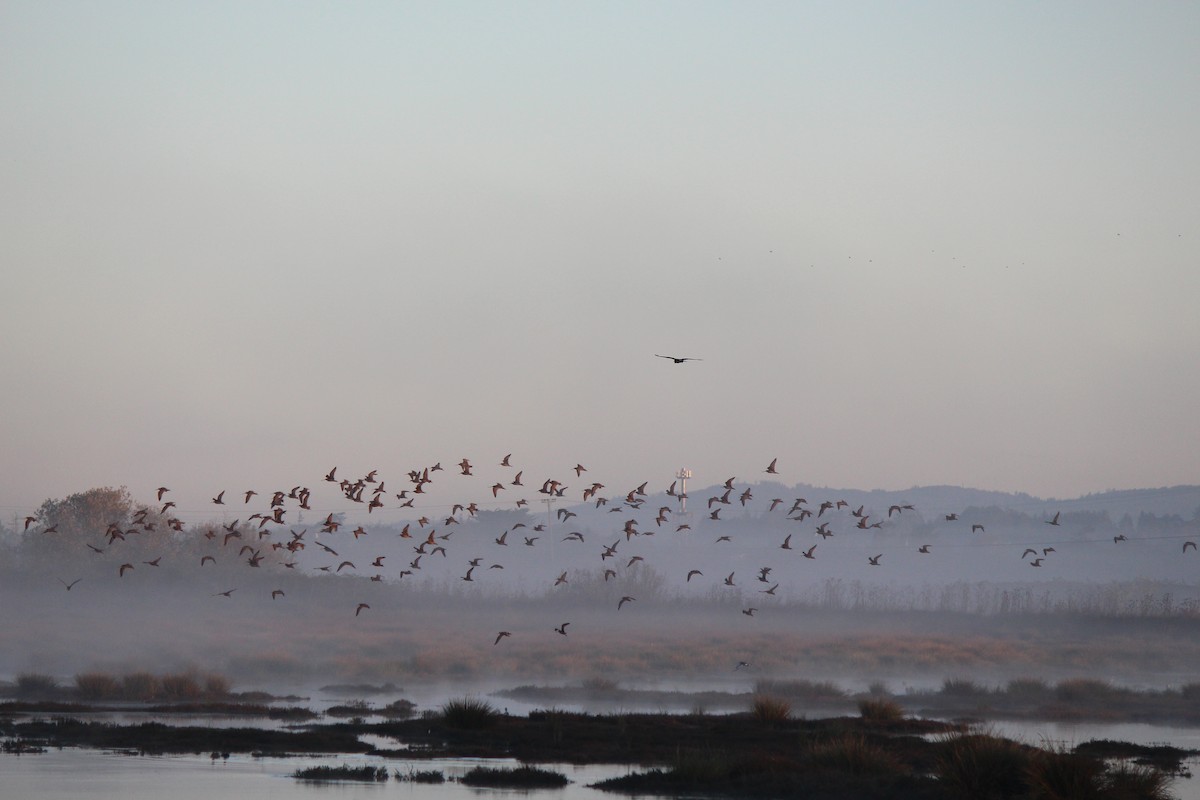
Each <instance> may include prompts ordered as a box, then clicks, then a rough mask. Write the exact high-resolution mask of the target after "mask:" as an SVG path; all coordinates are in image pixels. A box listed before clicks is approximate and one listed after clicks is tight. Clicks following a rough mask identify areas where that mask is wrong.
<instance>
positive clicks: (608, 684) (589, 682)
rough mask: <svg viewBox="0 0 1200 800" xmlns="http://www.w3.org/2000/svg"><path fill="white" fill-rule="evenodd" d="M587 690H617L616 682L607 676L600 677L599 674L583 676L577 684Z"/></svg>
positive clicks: (600, 691)
mask: <svg viewBox="0 0 1200 800" xmlns="http://www.w3.org/2000/svg"><path fill="white" fill-rule="evenodd" d="M579 685H580V686H582V687H583V688H584V689H586V690H587V691H589V692H597V693H605V692H615V691H617V688H618V687H617V682H616V681H614V680H611V679H609V678H602V677H600V676H599V675H593V676H592V677H590V678H584V679H583V681H582V682H580V684H579Z"/></svg>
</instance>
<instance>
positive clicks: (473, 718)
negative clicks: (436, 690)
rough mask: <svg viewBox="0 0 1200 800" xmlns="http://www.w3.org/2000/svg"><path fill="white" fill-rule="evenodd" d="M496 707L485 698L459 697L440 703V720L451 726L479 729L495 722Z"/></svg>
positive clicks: (488, 726) (463, 728)
mask: <svg viewBox="0 0 1200 800" xmlns="http://www.w3.org/2000/svg"><path fill="white" fill-rule="evenodd" d="M497 716H498V715H497V714H496V709H495V708H493V707H492V705H491V703H488V702H487V701H486V700H480V699H478V698H475V697H460V698H457V699H455V700H448V701H446V703H445V704H443V705H442V720H443V721H444V722H445V723H446V724H447V725H448V726H450V727H451V728H459V729H461V730H480V729H483V728H490V727H491V726H492V725H495V724H496V717H497Z"/></svg>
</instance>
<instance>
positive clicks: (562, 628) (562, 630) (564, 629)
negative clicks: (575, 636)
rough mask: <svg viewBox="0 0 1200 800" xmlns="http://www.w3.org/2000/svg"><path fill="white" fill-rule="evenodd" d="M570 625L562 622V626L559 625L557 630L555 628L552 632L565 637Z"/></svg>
mask: <svg viewBox="0 0 1200 800" xmlns="http://www.w3.org/2000/svg"><path fill="white" fill-rule="evenodd" d="M570 624H571V623H569V622H564V623H563V624H562V625H559V626H558V627H557V628H555V629H554V632H555V633H561V634H562V635H563V636H566V635H567V626H568V625H570Z"/></svg>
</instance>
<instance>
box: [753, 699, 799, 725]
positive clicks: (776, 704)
mask: <svg viewBox="0 0 1200 800" xmlns="http://www.w3.org/2000/svg"><path fill="white" fill-rule="evenodd" d="M750 714H751V716H753V717H754V718H755V719H756V720H758V721H759V722H784V721H785V720H787V719H788V718H790V717H791V716H792V704H791V703H790V702H788V701H787V700H785V699H784V698H782V697H775V696H774V695H768V694H756V695H754V697H753V698H752V699H751V701H750Z"/></svg>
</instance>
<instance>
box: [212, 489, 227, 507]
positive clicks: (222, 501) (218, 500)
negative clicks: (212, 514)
mask: <svg viewBox="0 0 1200 800" xmlns="http://www.w3.org/2000/svg"><path fill="white" fill-rule="evenodd" d="M213 502H214V503H216V504H217V505H219V506H223V505H225V490H224V489H222V490H221V492H220V494H218V495H217V496H216V497H214V498H213Z"/></svg>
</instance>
